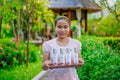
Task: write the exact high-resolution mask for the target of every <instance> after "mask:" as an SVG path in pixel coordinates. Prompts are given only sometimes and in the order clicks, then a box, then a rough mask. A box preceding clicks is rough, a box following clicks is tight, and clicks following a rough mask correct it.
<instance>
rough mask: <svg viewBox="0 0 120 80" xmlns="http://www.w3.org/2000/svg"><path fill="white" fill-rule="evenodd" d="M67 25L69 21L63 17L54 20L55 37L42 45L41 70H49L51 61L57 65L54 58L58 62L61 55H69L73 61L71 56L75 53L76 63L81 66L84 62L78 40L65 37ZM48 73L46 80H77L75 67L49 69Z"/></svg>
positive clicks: (68, 28) (67, 31)
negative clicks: (76, 55)
mask: <svg viewBox="0 0 120 80" xmlns="http://www.w3.org/2000/svg"><path fill="white" fill-rule="evenodd" d="M69 24H70V23H69V20H68V18H67V17H65V16H60V17H59V18H57V19H56V20H55V31H56V33H57V37H56V38H54V39H52V40H49V41H46V42H44V43H43V52H44V54H43V62H42V68H43V70H47V69H48V68H49V63H51V61H53V62H56V63H58V61H57V60H56V56H57V58H58V59H59V60H60V59H61V57H60V54H61V53H63V55H66V56H69V55H70V56H71V59H73V54H74V53H75V52H77V54H78V63H79V64H81V65H83V64H84V60H83V59H82V56H81V54H80V51H81V43H80V42H79V41H78V40H75V39H72V38H70V37H68V36H67V35H68V33H69V30H70V25H69ZM75 50H76V51H75ZM74 51H75V52H74ZM66 53H67V54H66ZM62 61H65V60H62ZM49 71H50V74H49V78H48V80H79V78H78V75H77V72H76V68H75V67H68V68H54V69H49Z"/></svg>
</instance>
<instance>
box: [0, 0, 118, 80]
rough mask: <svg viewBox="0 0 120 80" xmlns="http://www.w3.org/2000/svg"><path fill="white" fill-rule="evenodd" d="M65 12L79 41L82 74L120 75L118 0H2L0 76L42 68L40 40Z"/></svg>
mask: <svg viewBox="0 0 120 80" xmlns="http://www.w3.org/2000/svg"><path fill="white" fill-rule="evenodd" d="M61 15H64V16H67V17H68V18H69V21H70V25H71V27H70V32H69V35H68V36H69V37H72V38H74V39H77V40H79V41H81V42H82V51H81V54H82V55H83V59H84V60H85V65H84V66H82V67H81V68H78V69H77V73H78V75H79V77H80V79H81V80H120V0H0V80H31V79H32V78H34V77H35V76H36V75H37V74H38V73H39V72H41V71H42V68H41V61H42V54H43V52H42V43H43V42H45V41H47V40H50V39H52V38H55V37H56V33H55V31H54V28H55V27H54V20H55V19H56V18H57V17H59V16H61Z"/></svg>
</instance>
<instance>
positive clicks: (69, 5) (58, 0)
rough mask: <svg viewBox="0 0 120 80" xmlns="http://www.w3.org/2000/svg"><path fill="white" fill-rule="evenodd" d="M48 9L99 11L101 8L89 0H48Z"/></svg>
mask: <svg viewBox="0 0 120 80" xmlns="http://www.w3.org/2000/svg"><path fill="white" fill-rule="evenodd" d="M49 3H50V6H49V8H50V9H53V10H56V9H77V8H80V9H84V10H88V12H96V11H100V10H101V8H100V7H99V6H98V5H97V4H95V3H94V2H92V1H91V0H49Z"/></svg>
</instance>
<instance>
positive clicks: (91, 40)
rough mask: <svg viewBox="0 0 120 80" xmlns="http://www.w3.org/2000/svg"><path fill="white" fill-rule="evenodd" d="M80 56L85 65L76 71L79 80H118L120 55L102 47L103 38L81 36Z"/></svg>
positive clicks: (119, 76)
mask: <svg viewBox="0 0 120 80" xmlns="http://www.w3.org/2000/svg"><path fill="white" fill-rule="evenodd" d="M79 40H80V41H81V42H82V55H83V58H84V60H85V64H84V65H83V66H82V67H81V68H78V69H77V72H78V75H79V77H80V79H81V80H119V78H120V58H119V57H120V54H119V53H118V51H117V50H116V49H115V50H114V49H111V47H107V46H105V45H104V43H103V41H104V38H100V37H98V38H96V37H90V36H82V37H81V38H79Z"/></svg>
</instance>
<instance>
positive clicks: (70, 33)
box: [68, 10, 72, 37]
mask: <svg viewBox="0 0 120 80" xmlns="http://www.w3.org/2000/svg"><path fill="white" fill-rule="evenodd" d="M68 19H69V21H70V31H69V34H68V36H69V37H72V30H71V11H70V10H68Z"/></svg>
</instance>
